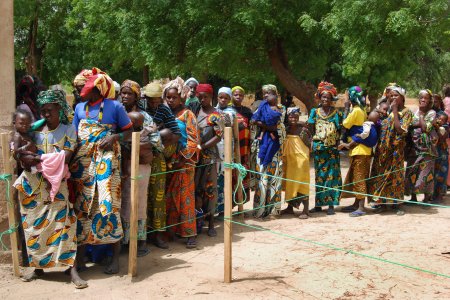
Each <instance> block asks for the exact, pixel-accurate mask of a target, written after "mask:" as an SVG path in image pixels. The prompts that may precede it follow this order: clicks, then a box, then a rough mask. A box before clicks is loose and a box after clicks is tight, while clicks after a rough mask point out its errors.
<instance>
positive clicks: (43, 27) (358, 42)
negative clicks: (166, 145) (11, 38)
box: [15, 0, 450, 93]
mask: <svg viewBox="0 0 450 300" xmlns="http://www.w3.org/2000/svg"><path fill="white" fill-rule="evenodd" d="M36 3H37V2H36V1H35V0H15V35H16V68H17V69H18V70H23V69H24V58H25V57H26V55H27V51H28V43H29V30H30V23H31V20H32V18H33V16H34V13H35V12H36ZM37 12H38V16H39V30H38V37H37V42H38V43H37V45H38V47H40V48H42V66H43V67H42V70H41V72H42V76H43V79H44V81H45V82H47V83H52V82H53V83H54V82H61V81H66V82H67V81H71V80H72V78H73V77H74V76H75V74H76V73H77V72H78V71H79V70H81V69H82V68H90V67H92V66H98V67H100V68H101V69H104V70H105V71H107V72H109V73H110V74H111V75H112V77H113V78H114V79H115V80H116V81H119V82H120V81H122V80H124V79H126V78H130V79H134V80H136V81H138V82H141V81H142V75H141V74H142V70H143V68H144V66H148V67H149V70H150V78H161V77H175V76H176V75H181V76H183V77H187V76H191V75H193V76H196V77H198V78H200V79H201V80H206V79H208V78H216V79H220V78H222V79H223V80H225V82H228V83H229V84H230V85H234V84H240V85H242V86H245V87H246V88H247V89H248V90H256V89H257V88H259V86H260V85H261V84H263V83H268V82H275V83H277V84H281V85H282V83H283V78H276V76H275V73H274V71H273V69H272V66H271V63H270V60H269V57H268V51H269V50H270V49H271V48H272V47H273V46H274V44H275V42H277V41H278V42H281V45H282V47H283V51H284V53H285V57H283V58H282V59H283V61H285V63H286V66H287V67H288V68H289V69H290V70H291V72H292V74H293V75H294V76H295V77H296V78H298V79H299V80H303V81H307V82H310V83H313V84H317V83H318V82H319V81H320V80H323V79H326V80H329V81H332V82H334V83H335V84H337V85H338V86H339V87H340V88H345V87H347V86H350V85H354V84H360V85H362V86H363V87H367V88H368V89H369V90H370V91H371V92H372V93H374V92H380V91H382V89H383V88H384V85H385V84H386V83H387V82H390V81H397V82H399V83H400V84H403V85H405V86H406V87H407V88H409V89H410V90H415V89H418V88H419V87H431V88H433V89H435V90H437V89H438V88H439V87H441V86H442V84H443V83H444V82H446V81H449V75H448V74H449V73H450V72H449V71H450V54H449V50H450V38H449V37H450V30H449V29H450V19H449V17H448V15H449V2H448V0H433V1H425V0H403V1H396V0H334V1H325V0H308V1H297V0H284V1H283V0H272V1H270V0H239V1H238V0H203V1H200V0H185V1H170V0H150V1H149V0H127V1H125V0H46V1H41V4H40V5H39V7H38V9H37Z"/></svg>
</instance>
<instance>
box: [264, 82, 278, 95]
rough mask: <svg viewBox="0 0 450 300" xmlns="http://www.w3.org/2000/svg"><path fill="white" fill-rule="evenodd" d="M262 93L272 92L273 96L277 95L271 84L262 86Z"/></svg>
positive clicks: (275, 88) (274, 87)
mask: <svg viewBox="0 0 450 300" xmlns="http://www.w3.org/2000/svg"><path fill="white" fill-rule="evenodd" d="M262 91H263V93H264V91H267V92H274V93H275V95H278V90H277V87H276V86H274V85H273V84H265V85H263V86H262Z"/></svg>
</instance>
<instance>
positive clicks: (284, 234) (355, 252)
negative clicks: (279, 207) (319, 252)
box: [227, 219, 450, 278]
mask: <svg viewBox="0 0 450 300" xmlns="http://www.w3.org/2000/svg"><path fill="white" fill-rule="evenodd" d="M227 220H229V221H230V222H232V223H234V224H238V225H241V226H245V227H249V228H252V229H257V230H260V231H266V232H269V233H272V234H275V235H279V236H282V237H287V238H290V239H294V240H297V241H302V242H306V243H310V244H313V245H316V246H321V247H326V248H328V249H332V250H336V251H341V252H345V253H350V254H353V255H356V256H361V257H364V258H369V259H373V260H377V261H381V262H384V263H388V264H392V265H396V266H400V267H404V268H407V269H412V270H416V271H419V272H424V273H428V274H432V275H436V276H440V277H444V278H450V275H447V274H442V273H437V272H433V271H430V270H426V269H422V268H419V267H415V266H410V265H407V264H403V263H399V262H396V261H392V260H388V259H384V258H381V257H376V256H372V255H368V254H364V253H360V252H357V251H353V250H349V249H345V248H340V247H337V246H333V245H329V244H324V243H319V242H316V241H312V240H308V239H305V238H300V237H296V236H292V235H289V234H286V233H283V232H278V231H273V230H270V229H267V228H264V227H260V226H253V225H248V224H245V223H241V222H237V221H233V220H231V219H227Z"/></svg>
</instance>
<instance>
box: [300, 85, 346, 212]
mask: <svg viewBox="0 0 450 300" xmlns="http://www.w3.org/2000/svg"><path fill="white" fill-rule="evenodd" d="M336 96H337V91H336V88H335V87H334V85H333V84H331V83H329V82H325V81H322V82H321V83H320V84H319V86H318V89H317V93H316V97H317V99H319V101H320V106H319V107H317V108H313V109H312V110H311V113H310V115H309V119H308V123H309V124H310V128H311V133H312V135H313V138H312V139H313V141H312V147H311V150H312V153H313V155H314V169H315V173H316V176H315V177H316V199H315V207H314V208H313V209H311V210H310V212H311V213H314V212H320V211H322V206H328V210H327V215H334V206H336V205H339V198H340V195H341V193H340V192H339V191H336V190H333V189H327V187H329V188H340V186H341V185H342V178H341V167H340V157H339V151H338V149H337V146H338V145H337V144H338V142H339V140H340V135H341V128H342V114H341V112H340V111H338V110H337V109H336V108H335V107H334V106H333V105H332V103H333V101H334V100H335V99H336Z"/></svg>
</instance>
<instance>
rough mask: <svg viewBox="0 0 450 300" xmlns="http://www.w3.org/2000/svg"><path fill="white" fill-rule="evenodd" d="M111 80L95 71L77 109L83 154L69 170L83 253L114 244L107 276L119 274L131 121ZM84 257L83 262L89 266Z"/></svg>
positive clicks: (79, 150)
mask: <svg viewBox="0 0 450 300" xmlns="http://www.w3.org/2000/svg"><path fill="white" fill-rule="evenodd" d="M114 96H115V90H114V85H113V81H112V79H111V78H110V77H109V76H108V75H107V74H106V73H105V72H102V71H101V70H99V69H97V68H94V69H93V70H92V76H91V77H89V79H88V81H87V82H86V84H85V86H84V87H83V90H82V91H81V97H83V99H84V100H85V101H86V102H82V103H79V104H78V105H77V107H76V108H75V115H74V119H73V125H74V126H75V128H76V129H77V131H78V151H77V153H76V155H75V157H74V159H73V161H72V163H71V166H70V171H71V173H72V180H73V182H74V187H75V188H74V189H75V197H76V200H75V209H76V212H77V217H78V230H77V236H78V244H79V245H80V247H79V253H80V254H82V253H83V254H84V250H85V247H84V246H85V245H86V244H90V245H99V244H112V245H113V258H112V261H111V263H110V264H109V265H107V266H106V268H105V270H104V272H105V273H107V274H115V273H118V272H119V253H120V240H121V239H122V237H123V230H122V222H121V220H120V207H121V185H120V184H121V178H120V173H121V167H120V161H121V155H120V144H119V142H120V141H124V140H128V139H129V138H130V137H131V133H132V125H133V124H132V123H131V121H130V118H129V117H128V115H127V112H126V111H125V108H124V107H123V105H122V104H121V103H119V102H117V101H115V100H111V98H113V97H114ZM83 256H84V255H80V256H79V260H78V263H79V265H80V267H84V261H83Z"/></svg>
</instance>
